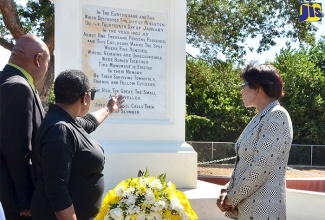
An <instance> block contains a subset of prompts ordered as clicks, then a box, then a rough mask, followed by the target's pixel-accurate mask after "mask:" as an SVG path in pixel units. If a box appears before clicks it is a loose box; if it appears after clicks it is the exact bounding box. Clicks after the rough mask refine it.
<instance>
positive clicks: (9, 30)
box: [0, 0, 315, 107]
mask: <svg viewBox="0 0 325 220" xmlns="http://www.w3.org/2000/svg"><path fill="white" fill-rule="evenodd" d="M18 2H19V1H18V0H16V1H15V0H0V12H1V14H0V16H1V18H2V19H1V20H0V33H1V37H0V45H1V46H3V47H4V48H6V49H8V50H11V48H12V47H13V44H14V40H16V39H18V38H19V37H20V36H21V35H23V34H24V33H31V32H32V33H36V34H37V35H38V36H39V37H42V36H43V37H44V41H45V43H46V44H47V45H48V47H49V49H50V52H51V57H52V61H51V63H50V66H49V70H48V73H47V74H46V77H45V80H44V83H43V84H42V85H40V86H39V88H38V89H39V91H40V96H41V100H42V103H43V105H44V106H45V107H46V106H47V101H48V98H49V95H50V89H51V84H52V83H53V78H54V55H53V51H54V4H53V3H52V2H51V1H50V0H28V3H27V6H26V7H25V8H23V7H22V6H20V5H18ZM298 12H299V1H297V0H286V1H280V0H276V1H273V0H251V1H242V0H235V1H231V0H201V1H198V0H188V1H187V43H189V44H192V45H193V46H194V47H198V48H200V49H201V52H202V56H201V57H202V58H203V59H205V60H207V61H209V63H218V62H219V61H218V59H217V53H222V54H224V55H225V56H226V57H227V58H228V59H230V60H234V59H237V58H241V57H243V55H244V54H245V50H244V41H245V39H246V38H247V37H252V38H255V37H256V36H258V35H261V36H262V39H261V40H260V47H259V48H258V52H260V51H263V50H267V49H269V47H271V46H273V45H274V44H275V42H274V40H273V39H274V38H276V37H280V36H285V37H289V38H290V39H292V40H293V41H296V40H299V41H300V42H302V43H303V42H306V43H312V42H314V37H313V33H314V31H315V28H314V26H313V25H312V24H311V23H308V22H299V17H298V14H299V13H298ZM288 27H289V28H288Z"/></svg>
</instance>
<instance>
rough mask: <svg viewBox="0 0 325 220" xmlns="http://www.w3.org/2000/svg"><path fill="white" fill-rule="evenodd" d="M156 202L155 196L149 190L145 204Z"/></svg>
mask: <svg viewBox="0 0 325 220" xmlns="http://www.w3.org/2000/svg"><path fill="white" fill-rule="evenodd" d="M155 201H156V197H155V194H154V193H153V192H152V191H151V190H148V191H147V192H146V195H145V201H144V203H145V204H154V202H155Z"/></svg>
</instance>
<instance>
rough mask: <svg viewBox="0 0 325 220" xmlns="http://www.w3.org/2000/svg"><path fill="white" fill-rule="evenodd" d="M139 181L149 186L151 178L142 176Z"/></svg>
mask: <svg viewBox="0 0 325 220" xmlns="http://www.w3.org/2000/svg"><path fill="white" fill-rule="evenodd" d="M139 183H140V184H141V185H144V186H147V185H149V178H143V177H142V178H140V179H139Z"/></svg>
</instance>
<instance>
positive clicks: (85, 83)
mask: <svg viewBox="0 0 325 220" xmlns="http://www.w3.org/2000/svg"><path fill="white" fill-rule="evenodd" d="M88 90H89V80H88V78H87V76H86V74H85V73H83V72H82V71H80V70H73V69H71V70H65V71H63V72H61V73H60V74H59V75H58V76H57V78H56V79H55V82H54V95H55V102H58V103H64V104H73V103H75V102H76V101H77V100H78V99H79V98H81V97H82V96H83V95H84V94H85V92H87V91H88Z"/></svg>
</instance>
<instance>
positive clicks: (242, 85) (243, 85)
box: [240, 82, 249, 89]
mask: <svg viewBox="0 0 325 220" xmlns="http://www.w3.org/2000/svg"><path fill="white" fill-rule="evenodd" d="M248 84H249V82H244V83H243V84H241V85H240V86H241V88H242V89H243V88H244V87H245V86H246V85H248Z"/></svg>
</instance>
